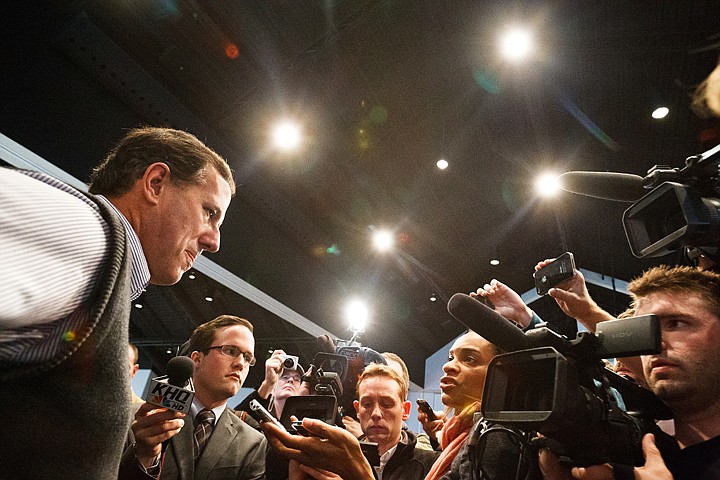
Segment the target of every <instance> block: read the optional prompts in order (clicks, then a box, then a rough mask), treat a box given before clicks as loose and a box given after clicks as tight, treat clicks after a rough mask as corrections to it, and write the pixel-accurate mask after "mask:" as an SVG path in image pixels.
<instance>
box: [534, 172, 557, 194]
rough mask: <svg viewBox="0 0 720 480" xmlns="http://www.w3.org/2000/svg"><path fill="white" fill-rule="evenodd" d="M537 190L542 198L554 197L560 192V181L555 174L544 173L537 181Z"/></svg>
mask: <svg viewBox="0 0 720 480" xmlns="http://www.w3.org/2000/svg"><path fill="white" fill-rule="evenodd" d="M535 190H536V191H537V193H538V194H539V195H540V196H541V197H554V196H555V195H556V194H557V193H558V192H559V191H560V181H559V180H558V175H557V174H555V173H544V174H542V175H540V176H539V177H538V178H537V180H536V181H535Z"/></svg>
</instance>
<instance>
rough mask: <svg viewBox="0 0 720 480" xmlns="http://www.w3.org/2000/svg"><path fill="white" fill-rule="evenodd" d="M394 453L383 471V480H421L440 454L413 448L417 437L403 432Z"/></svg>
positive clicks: (408, 432)
mask: <svg viewBox="0 0 720 480" xmlns="http://www.w3.org/2000/svg"><path fill="white" fill-rule="evenodd" d="M401 435H402V436H401V438H400V443H398V445H397V449H396V450H395V453H393V455H392V457H390V460H388V462H387V464H386V465H385V468H384V469H383V474H382V479H383V480H423V479H424V478H425V476H426V475H427V473H428V472H429V471H430V468H431V467H432V465H433V463H435V460H436V459H437V458H438V457H439V456H440V452H436V451H434V450H424V449H421V448H415V446H416V444H417V437H416V435H415V433H413V432H412V431H410V430H403V431H402V434H401Z"/></svg>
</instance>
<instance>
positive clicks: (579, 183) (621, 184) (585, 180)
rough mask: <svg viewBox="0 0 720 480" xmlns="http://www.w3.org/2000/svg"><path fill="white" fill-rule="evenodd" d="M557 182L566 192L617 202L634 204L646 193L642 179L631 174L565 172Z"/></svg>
mask: <svg viewBox="0 0 720 480" xmlns="http://www.w3.org/2000/svg"><path fill="white" fill-rule="evenodd" d="M558 181H559V182H560V187H561V188H562V189H563V190H565V191H567V192H571V193H577V194H579V195H585V196H588V197H594V198H601V199H603V200H614V201H617V202H634V201H635V200H639V199H640V198H642V197H643V196H645V194H646V193H648V190H646V189H645V188H644V187H643V177H641V176H640V175H633V174H631V173H616V172H565V173H563V174H562V175H560V177H558Z"/></svg>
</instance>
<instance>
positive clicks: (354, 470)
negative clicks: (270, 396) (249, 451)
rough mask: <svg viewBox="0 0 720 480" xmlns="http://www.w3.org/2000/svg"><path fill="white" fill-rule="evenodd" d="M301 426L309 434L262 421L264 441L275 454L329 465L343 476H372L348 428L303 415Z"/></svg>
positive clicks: (347, 479)
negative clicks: (300, 433)
mask: <svg viewBox="0 0 720 480" xmlns="http://www.w3.org/2000/svg"><path fill="white" fill-rule="evenodd" d="M303 427H305V429H306V430H308V431H309V432H310V433H312V434H313V436H310V437H304V436H302V435H291V434H289V433H288V432H284V431H282V430H281V429H280V428H279V427H278V426H277V425H274V424H273V423H271V422H264V423H263V424H262V429H263V431H264V432H265V436H266V437H267V439H268V442H270V445H271V446H272V448H273V450H274V451H275V452H276V453H278V454H279V455H282V456H283V457H286V458H288V459H290V460H296V461H298V462H299V463H301V464H303V465H307V466H310V467H315V468H320V469H322V468H330V469H331V471H332V472H333V473H336V474H338V475H340V476H341V477H342V478H343V479H344V480H374V476H373V470H372V467H371V466H370V464H369V463H368V461H367V460H366V459H365V456H364V455H363V453H362V450H361V449H360V443H359V442H358V440H357V438H355V437H353V435H352V434H351V433H350V432H348V431H347V430H345V429H343V428H340V427H336V426H334V425H328V424H327V423H325V422H323V421H322V420H317V419H313V418H307V417H306V418H304V419H303Z"/></svg>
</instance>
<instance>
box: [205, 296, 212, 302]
mask: <svg viewBox="0 0 720 480" xmlns="http://www.w3.org/2000/svg"><path fill="white" fill-rule="evenodd" d="M205 301H206V302H212V301H213V298H212V297H205Z"/></svg>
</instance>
